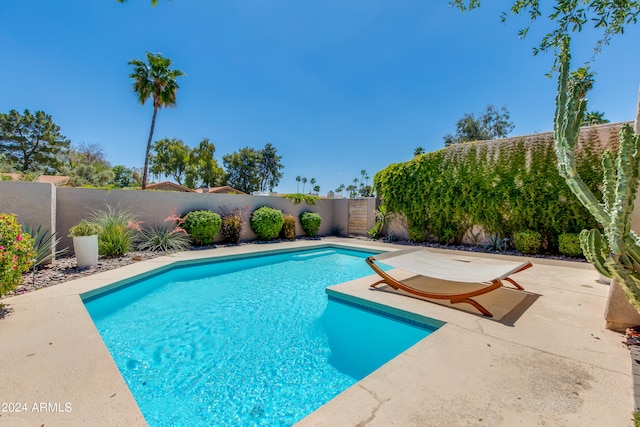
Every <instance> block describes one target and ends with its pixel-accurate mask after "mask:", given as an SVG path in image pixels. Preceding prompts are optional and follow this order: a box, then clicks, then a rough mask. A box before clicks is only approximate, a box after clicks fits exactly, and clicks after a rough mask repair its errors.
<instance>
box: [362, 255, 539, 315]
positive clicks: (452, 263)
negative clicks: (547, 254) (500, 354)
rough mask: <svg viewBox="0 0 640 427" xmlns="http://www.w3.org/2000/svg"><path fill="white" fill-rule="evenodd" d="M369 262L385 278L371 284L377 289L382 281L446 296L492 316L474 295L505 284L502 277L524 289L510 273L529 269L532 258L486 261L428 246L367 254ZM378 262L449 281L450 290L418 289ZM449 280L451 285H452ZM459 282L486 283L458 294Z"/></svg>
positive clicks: (419, 293) (426, 295)
mask: <svg viewBox="0 0 640 427" xmlns="http://www.w3.org/2000/svg"><path fill="white" fill-rule="evenodd" d="M366 261H367V264H369V266H370V267H371V268H372V269H373V271H375V272H376V273H378V275H380V277H382V280H379V281H377V282H376V283H374V284H372V285H371V288H375V287H376V286H378V285H379V284H381V283H386V284H387V285H389V286H391V287H392V288H394V289H401V290H403V291H405V292H408V293H410V294H414V295H417V296H420V297H424V298H434V299H446V300H449V301H450V302H451V303H452V304H457V303H460V302H466V303H468V304H471V305H472V306H474V307H475V308H477V309H478V310H479V311H480V312H481V313H482V314H484V315H485V316H489V317H493V314H491V312H490V311H489V310H487V309H486V308H484V307H483V306H482V305H481V304H479V303H478V302H477V301H474V300H473V299H471V298H473V297H476V296H478V295H483V294H486V293H488V292H491V291H494V290H496V289H498V288H499V287H501V286H502V285H503V283H502V281H503V280H506V281H507V282H509V283H511V284H512V285H513V286H515V287H516V288H517V289H519V290H524V288H523V287H522V286H520V285H519V284H518V283H516V282H515V281H514V280H513V279H511V278H510V277H508V276H510V275H511V274H515V273H518V272H520V271H522V270H526V269H527V268H529V267H531V266H532V264H531V263H530V262H529V261H525V262H508V261H507V262H500V263H486V262H484V263H483V261H482V260H474V261H463V260H456V259H451V258H447V257H444V256H441V255H438V254H435V253H433V252H430V251H428V250H426V249H404V250H400V251H393V252H385V253H382V254H377V255H372V256H370V257H368V258H367V260H366ZM375 261H378V262H381V263H384V264H387V265H389V266H391V267H396V268H399V269H401V270H405V271H408V272H410V273H415V274H417V275H420V276H425V277H427V278H432V279H439V280H441V281H446V285H447V288H449V287H450V288H451V292H445V293H435V292H428V291H426V290H423V289H416V288H415V287H412V286H411V285H409V284H408V283H407V281H406V280H405V281H400V280H396V279H394V278H393V277H391V276H390V275H389V274H387V273H385V272H384V271H383V270H382V269H381V268H380V267H379V266H378V265H376V264H375ZM449 282H450V284H451V286H449ZM456 283H467V284H469V283H475V284H484V285H485V286H483V287H482V288H480V289H476V290H473V291H470V292H469V291H466V292H458V293H456V292H455V290H456ZM458 288H460V286H458Z"/></svg>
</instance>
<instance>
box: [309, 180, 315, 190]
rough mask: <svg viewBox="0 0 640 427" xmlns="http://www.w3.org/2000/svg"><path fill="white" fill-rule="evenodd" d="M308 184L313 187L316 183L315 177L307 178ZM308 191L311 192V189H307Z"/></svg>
mask: <svg viewBox="0 0 640 427" xmlns="http://www.w3.org/2000/svg"><path fill="white" fill-rule="evenodd" d="M309 184H311V186H312V187H313V186H314V185H315V184H316V179H315V178H311V179H310V180H309ZM309 193H311V191H309Z"/></svg>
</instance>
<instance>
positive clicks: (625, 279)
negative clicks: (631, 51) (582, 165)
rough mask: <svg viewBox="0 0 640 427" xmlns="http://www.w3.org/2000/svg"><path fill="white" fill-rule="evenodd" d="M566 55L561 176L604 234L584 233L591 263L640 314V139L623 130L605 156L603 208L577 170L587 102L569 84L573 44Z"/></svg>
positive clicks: (558, 117)
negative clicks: (639, 224)
mask: <svg viewBox="0 0 640 427" xmlns="http://www.w3.org/2000/svg"><path fill="white" fill-rule="evenodd" d="M563 50H565V53H566V55H564V59H563V61H562V64H561V65H560V76H559V79H558V94H557V96H556V114H555V117H554V137H555V149H556V156H557V158H558V171H559V172H560V175H561V176H562V177H564V178H565V180H566V182H567V184H568V186H569V188H570V189H571V191H572V192H573V193H574V194H575V195H576V197H577V198H578V200H579V201H580V202H581V203H582V204H583V205H584V206H585V207H586V208H587V209H588V210H589V212H591V214H592V215H593V216H594V218H595V219H596V220H597V221H598V222H599V223H600V224H601V225H602V228H603V230H604V235H603V234H602V233H600V231H598V230H583V231H582V233H580V245H581V247H582V250H583V253H584V255H585V257H586V258H587V260H588V261H589V262H590V263H591V264H593V266H594V267H595V268H596V269H597V270H598V271H599V272H600V273H601V274H603V275H605V276H608V277H613V278H614V279H615V280H616V282H617V283H618V284H619V285H620V287H621V289H622V290H623V291H624V293H625V295H626V297H627V299H628V300H629V302H630V303H631V304H632V305H633V306H634V307H635V309H636V310H637V311H638V312H640V273H639V271H640V238H639V237H638V235H636V233H634V232H633V230H631V216H632V213H633V210H634V204H635V200H636V194H637V191H638V183H639V182H640V153H639V152H638V142H639V137H638V135H637V134H636V133H634V131H633V129H631V127H630V126H628V125H625V126H623V127H622V129H621V130H620V148H619V150H618V155H617V157H616V158H615V160H614V159H613V156H612V155H611V153H609V152H605V153H604V155H603V159H602V165H603V169H604V176H603V184H604V185H603V203H602V204H601V203H600V202H599V201H598V200H597V198H596V197H595V196H594V194H593V193H592V192H591V191H590V190H589V188H588V187H587V186H586V185H585V183H584V182H583V181H582V179H581V178H580V176H579V175H578V172H577V169H576V164H575V157H574V155H575V154H574V153H575V150H576V145H577V141H578V136H579V132H580V125H581V123H582V117H583V115H584V112H585V111H586V100H585V99H584V93H580V92H579V90H581V89H579V88H578V87H577V85H576V84H575V82H570V81H569V69H568V67H569V55H568V51H569V46H568V40H567V41H565V43H564V45H563ZM639 102H640V98H639ZM638 109H639V111H638V121H637V123H636V132H638V130H640V129H638V128H640V104H639V107H638Z"/></svg>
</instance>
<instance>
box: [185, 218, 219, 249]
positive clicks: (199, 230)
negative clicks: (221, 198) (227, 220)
mask: <svg viewBox="0 0 640 427" xmlns="http://www.w3.org/2000/svg"><path fill="white" fill-rule="evenodd" d="M221 225H222V218H220V215H218V214H217V213H215V212H211V211H193V212H189V213H188V214H187V217H186V219H185V220H184V224H183V225H182V228H184V229H185V231H186V232H187V233H189V236H191V238H192V239H193V242H194V244H196V245H211V244H213V241H214V239H215V237H216V234H218V231H220V226H221Z"/></svg>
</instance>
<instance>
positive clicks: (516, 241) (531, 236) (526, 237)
mask: <svg viewBox="0 0 640 427" xmlns="http://www.w3.org/2000/svg"><path fill="white" fill-rule="evenodd" d="M541 244H542V235H541V234H540V233H538V232H537V231H531V230H526V231H517V232H515V233H513V245H514V246H515V248H516V249H517V250H518V251H519V252H522V253H523V254H537V253H538V251H540V245H541Z"/></svg>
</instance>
